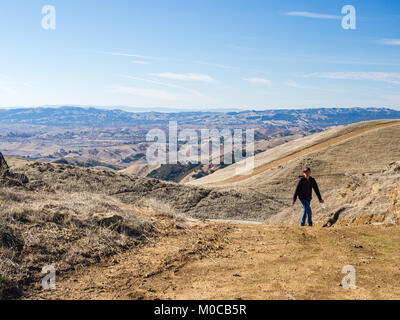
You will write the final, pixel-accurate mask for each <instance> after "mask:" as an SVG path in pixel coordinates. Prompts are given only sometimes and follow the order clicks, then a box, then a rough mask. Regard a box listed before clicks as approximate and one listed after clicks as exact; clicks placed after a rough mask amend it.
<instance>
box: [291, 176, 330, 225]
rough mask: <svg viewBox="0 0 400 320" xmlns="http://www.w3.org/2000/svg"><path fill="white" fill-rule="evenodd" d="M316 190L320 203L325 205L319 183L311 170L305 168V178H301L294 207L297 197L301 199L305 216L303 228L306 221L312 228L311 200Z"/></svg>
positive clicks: (295, 192) (295, 193)
mask: <svg viewBox="0 0 400 320" xmlns="http://www.w3.org/2000/svg"><path fill="white" fill-rule="evenodd" d="M313 189H314V191H315V193H316V195H317V197H318V200H319V202H320V203H324V200H322V197H321V193H320V192H319V188H318V184H317V181H315V179H314V178H313V177H311V169H310V168H305V169H304V170H303V176H301V177H300V180H299V182H298V184H297V187H296V190H295V191H294V195H293V202H292V207H293V206H294V204H295V203H296V200H297V197H298V198H299V199H300V202H301V204H302V205H303V208H304V210H303V215H302V217H301V222H300V223H301V226H305V224H306V219H307V222H308V225H309V226H310V227H312V225H313V222H312V210H311V205H310V202H311V199H312V190H313Z"/></svg>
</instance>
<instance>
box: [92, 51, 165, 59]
mask: <svg viewBox="0 0 400 320" xmlns="http://www.w3.org/2000/svg"><path fill="white" fill-rule="evenodd" d="M97 53H100V54H105V55H109V56H119V57H130V58H139V59H145V60H160V58H156V57H149V56H142V55H139V54H131V53H120V52H108V51H97Z"/></svg>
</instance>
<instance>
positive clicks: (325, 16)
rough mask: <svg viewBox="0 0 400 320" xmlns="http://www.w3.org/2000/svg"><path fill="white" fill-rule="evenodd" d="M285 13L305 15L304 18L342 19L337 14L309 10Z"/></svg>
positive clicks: (296, 15) (293, 15) (294, 15)
mask: <svg viewBox="0 0 400 320" xmlns="http://www.w3.org/2000/svg"><path fill="white" fill-rule="evenodd" d="M285 15H286V16H292V17H304V18H313V19H342V17H341V16H337V15H332V14H324V13H315V12H308V11H291V12H285Z"/></svg>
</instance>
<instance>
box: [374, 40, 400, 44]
mask: <svg viewBox="0 0 400 320" xmlns="http://www.w3.org/2000/svg"><path fill="white" fill-rule="evenodd" d="M378 42H379V43H380V44H385V45H389V46H400V39H381V40H379V41H378Z"/></svg>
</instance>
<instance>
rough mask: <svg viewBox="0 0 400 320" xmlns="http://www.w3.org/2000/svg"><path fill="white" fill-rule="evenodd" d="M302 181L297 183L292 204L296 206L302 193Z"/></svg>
mask: <svg viewBox="0 0 400 320" xmlns="http://www.w3.org/2000/svg"><path fill="white" fill-rule="evenodd" d="M301 181H302V180H301V179H300V180H299V182H298V183H297V187H296V190H295V191H294V194H293V202H292V205H294V204H295V202H296V200H297V196H298V195H299V191H300V187H301Z"/></svg>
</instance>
